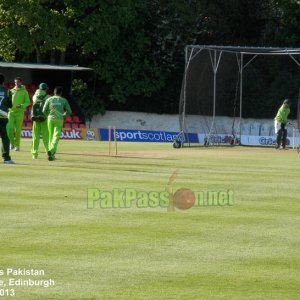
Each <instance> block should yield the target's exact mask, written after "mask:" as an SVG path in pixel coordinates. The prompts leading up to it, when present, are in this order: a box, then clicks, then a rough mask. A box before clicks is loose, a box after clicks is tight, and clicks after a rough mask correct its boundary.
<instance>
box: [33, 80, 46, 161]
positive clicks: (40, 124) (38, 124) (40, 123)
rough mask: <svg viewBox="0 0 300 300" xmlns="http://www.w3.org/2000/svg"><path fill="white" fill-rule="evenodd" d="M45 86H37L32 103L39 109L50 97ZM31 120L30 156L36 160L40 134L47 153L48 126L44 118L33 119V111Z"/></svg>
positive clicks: (42, 84)
mask: <svg viewBox="0 0 300 300" xmlns="http://www.w3.org/2000/svg"><path fill="white" fill-rule="evenodd" d="M47 88H48V86H47V84H46V83H44V82H43V83H41V84H40V85H39V88H38V89H37V90H36V91H35V93H34V95H33V97H32V102H33V105H35V104H36V103H40V104H41V106H40V107H41V108H42V107H43V106H44V104H45V102H46V100H47V99H48V98H49V97H50V96H49V95H48V94H47ZM31 118H32V146H31V154H32V158H33V159H37V157H38V154H39V145H40V135H41V133H42V138H43V144H44V147H45V150H46V153H47V152H48V143H49V134H48V125H47V118H46V117H44V119H38V118H37V119H35V117H34V110H33V109H32V111H31Z"/></svg>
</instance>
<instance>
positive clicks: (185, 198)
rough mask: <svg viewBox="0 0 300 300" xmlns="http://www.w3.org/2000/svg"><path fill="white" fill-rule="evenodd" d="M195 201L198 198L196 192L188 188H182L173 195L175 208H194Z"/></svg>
mask: <svg viewBox="0 0 300 300" xmlns="http://www.w3.org/2000/svg"><path fill="white" fill-rule="evenodd" d="M195 201H196V197H195V194H194V192H193V191H192V190H190V189H187V188H180V189H178V190H177V191H176V192H175V194H174V195H173V203H174V206H175V207H177V208H178V209H181V210H185V209H189V208H191V207H193V206H194V204H195Z"/></svg>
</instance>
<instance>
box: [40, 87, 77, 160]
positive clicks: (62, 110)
mask: <svg viewBox="0 0 300 300" xmlns="http://www.w3.org/2000/svg"><path fill="white" fill-rule="evenodd" d="M62 92H63V89H62V87H60V86H58V87H56V88H55V89H54V96H52V97H50V98H48V99H47V100H46V103H45V105H44V108H43V113H44V114H45V115H46V116H47V119H48V131H49V144H48V160H49V161H52V160H55V154H56V151H57V145H58V142H59V139H60V134H61V130H62V127H63V124H64V118H65V117H67V116H69V115H70V114H71V112H72V111H71V107H70V105H69V102H68V101H67V99H66V98H64V97H62Z"/></svg>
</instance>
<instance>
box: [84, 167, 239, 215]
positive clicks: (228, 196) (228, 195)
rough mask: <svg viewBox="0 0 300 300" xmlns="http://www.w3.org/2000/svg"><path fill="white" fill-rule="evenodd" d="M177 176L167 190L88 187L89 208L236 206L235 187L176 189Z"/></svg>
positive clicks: (182, 208) (173, 177)
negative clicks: (105, 189) (108, 189)
mask: <svg viewBox="0 0 300 300" xmlns="http://www.w3.org/2000/svg"><path fill="white" fill-rule="evenodd" d="M176 177H177V171H175V172H174V173H173V174H172V175H171V177H170V178H169V182H168V183H167V185H166V188H165V190H164V191H150V192H145V191H138V190H136V189H133V188H131V189H123V190H122V189H117V188H115V189H113V190H111V191H104V190H101V189H98V188H88V189H87V208H88V209H92V208H103V209H108V208H134V207H135V208H167V210H168V211H175V210H176V208H177V209H180V210H186V209H189V208H192V207H206V206H232V205H233V203H234V199H233V190H231V189H226V190H222V191H192V190H191V189H189V188H179V189H177V190H176V191H175V192H173V188H172V183H173V181H174V180H175V178H176Z"/></svg>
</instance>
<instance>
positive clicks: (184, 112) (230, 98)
mask: <svg viewBox="0 0 300 300" xmlns="http://www.w3.org/2000/svg"><path fill="white" fill-rule="evenodd" d="M299 55H300V49H295V48H265V47H236V46H208V45H188V46H186V48H185V70H184V75H183V81H182V88H181V94H180V103H179V125H180V133H179V134H178V136H177V137H176V139H175V141H174V144H173V145H174V147H175V148H180V147H182V146H184V145H185V146H186V145H189V146H191V144H193V141H191V138H190V134H191V133H196V134H197V135H198V143H197V144H198V145H204V146H208V145H220V144H226V143H227V144H229V145H235V144H239V145H241V144H243V143H242V135H243V134H249V132H251V130H252V131H254V130H257V128H255V121H254V123H253V122H252V123H251V124H250V122H248V123H247V122H246V120H245V118H244V111H246V110H247V107H249V106H251V100H250V101H249V97H248V98H247V100H248V102H246V103H244V96H243V92H244V85H245V82H246V80H249V76H248V77H247V78H246V76H245V73H246V72H245V69H246V68H249V66H250V65H251V64H254V63H258V64H264V62H268V59H269V58H270V57H272V59H273V60H274V59H278V57H283V56H286V57H287V58H286V60H287V61H288V63H290V64H292V65H293V67H294V66H295V69H296V71H297V72H298V71H299V70H300V69H299V67H300V60H299V59H300V57H299ZM269 63H270V61H269ZM246 71H247V70H246ZM246 74H247V73H246ZM250 80H256V79H255V76H254V77H253V75H252V78H251V79H250ZM297 89H299V87H297ZM261 90H262V91H261V92H263V90H264V88H262V89H261ZM253 96H254V97H255V95H253ZM299 98H300V94H299V97H298V99H297V100H298V102H299ZM283 100H284V99H280V100H279V101H283ZM296 106H297V105H296ZM299 106H300V104H299V103H298V116H297V119H298V120H297V122H295V124H294V131H295V130H297V132H298V135H299V127H300V121H299V117H300V116H299V114H300V111H299V110H300V108H299ZM278 108H279V107H278V103H275V104H274V109H275V110H277V109H278ZM275 110H274V113H275V112H276V111H275ZM260 117H261V116H260ZM249 126H250V127H251V126H252V127H253V128H249ZM259 130H260V131H261V130H265V131H268V132H267V134H268V135H272V134H274V132H271V131H272V130H274V129H273V128H271V127H268V128H259ZM193 145H194V144H193Z"/></svg>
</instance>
